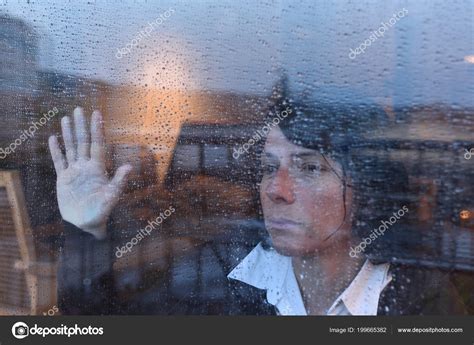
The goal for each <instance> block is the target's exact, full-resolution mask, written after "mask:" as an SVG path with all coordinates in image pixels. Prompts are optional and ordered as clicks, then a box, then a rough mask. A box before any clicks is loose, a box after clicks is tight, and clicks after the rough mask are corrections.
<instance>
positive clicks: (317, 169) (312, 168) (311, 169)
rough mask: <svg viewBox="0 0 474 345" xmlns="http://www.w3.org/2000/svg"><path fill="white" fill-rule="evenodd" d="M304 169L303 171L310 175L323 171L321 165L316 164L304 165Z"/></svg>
mask: <svg viewBox="0 0 474 345" xmlns="http://www.w3.org/2000/svg"><path fill="white" fill-rule="evenodd" d="M302 168H303V171H305V172H310V173H316V172H320V171H321V170H323V169H322V167H321V166H320V165H319V164H314V163H307V164H303V166H302Z"/></svg>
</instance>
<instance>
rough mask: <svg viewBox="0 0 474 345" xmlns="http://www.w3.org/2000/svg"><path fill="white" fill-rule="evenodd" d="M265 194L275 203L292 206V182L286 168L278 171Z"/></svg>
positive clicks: (293, 194)
mask: <svg viewBox="0 0 474 345" xmlns="http://www.w3.org/2000/svg"><path fill="white" fill-rule="evenodd" d="M266 193H267V195H268V197H269V198H270V199H271V200H272V201H273V202H275V203H282V202H283V203H287V204H292V203H293V202H294V201H295V193H294V182H293V180H292V178H291V176H290V173H289V171H288V169H287V168H281V167H280V168H279V169H278V171H277V172H276V174H275V176H274V178H273V180H272V181H271V182H270V184H269V185H268V187H267V190H266Z"/></svg>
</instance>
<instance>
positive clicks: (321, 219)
mask: <svg viewBox="0 0 474 345" xmlns="http://www.w3.org/2000/svg"><path fill="white" fill-rule="evenodd" d="M326 159H327V161H326V160H325V159H324V157H323V156H322V155H321V154H320V153H319V152H318V151H316V150H311V149H307V148H304V147H302V146H297V145H295V144H293V143H291V142H290V141H289V140H288V139H287V138H286V137H285V136H284V135H283V133H282V131H281V130H280V128H279V127H274V128H273V129H272V130H271V131H270V133H269V134H268V137H267V141H266V143H265V149H264V152H263V154H262V166H263V178H262V182H261V185H260V199H261V203H262V207H263V215H264V219H265V226H266V228H267V230H268V232H269V233H270V236H271V238H272V242H273V246H274V247H275V249H276V250H277V251H278V252H280V253H281V254H283V255H288V256H307V255H314V254H316V253H317V252H320V251H323V250H324V249H326V248H329V247H331V246H333V245H335V244H337V242H338V241H341V240H343V239H348V238H349V236H350V218H351V217H350V212H351V204H352V196H351V193H350V190H349V189H348V191H347V192H346V209H347V217H346V219H345V220H344V204H343V203H344V199H343V183H342V181H341V179H340V178H339V177H338V176H336V173H337V174H338V175H339V176H340V177H342V176H343V175H342V168H341V166H340V164H338V163H337V162H335V161H334V160H331V159H330V158H329V157H326ZM328 163H329V164H328ZM331 167H332V169H334V171H335V172H336V173H335V172H334V171H333V170H332V169H331ZM342 222H345V223H344V225H343V226H342V227H341V228H340V229H339V230H338V231H337V233H336V234H334V236H331V235H332V234H333V233H334V232H335V231H336V230H337V229H338V228H339V227H340V226H341V223H342ZM329 236H331V237H330V238H329V239H327V238H328V237H329ZM326 239H327V240H326Z"/></svg>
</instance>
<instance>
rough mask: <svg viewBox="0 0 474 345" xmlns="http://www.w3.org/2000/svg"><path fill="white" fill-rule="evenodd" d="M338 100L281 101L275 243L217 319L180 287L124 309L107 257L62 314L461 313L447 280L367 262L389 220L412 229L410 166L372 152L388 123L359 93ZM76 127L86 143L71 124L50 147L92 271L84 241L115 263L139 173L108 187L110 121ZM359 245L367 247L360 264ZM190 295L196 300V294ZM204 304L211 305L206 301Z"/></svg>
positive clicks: (271, 222) (275, 132)
mask: <svg viewBox="0 0 474 345" xmlns="http://www.w3.org/2000/svg"><path fill="white" fill-rule="evenodd" d="M328 95H330V96H331V97H329V98H328V97H323V96H322V95H319V96H318V102H316V103H313V104H312V103H309V102H305V104H304V105H303V104H296V103H294V102H291V101H286V100H280V101H279V102H278V104H277V105H276V106H275V107H274V109H273V111H272V112H271V113H270V114H269V118H268V120H271V118H273V117H274V116H276V115H278V113H279V112H281V111H283V110H284V109H287V108H288V107H289V108H290V109H291V111H290V112H289V113H291V114H290V115H289V116H288V117H286V118H285V119H284V120H282V121H281V122H280V123H279V124H278V125H277V126H274V127H273V128H272V129H271V131H270V132H269V133H268V136H267V138H266V140H265V143H264V147H263V150H262V152H261V155H260V156H261V163H262V164H261V167H262V169H261V183H260V184H259V192H260V202H261V208H262V215H263V220H264V224H265V228H266V229H267V231H268V235H269V236H268V237H267V238H266V239H265V240H263V241H262V242H261V243H259V244H258V245H257V246H256V247H255V248H254V249H253V250H252V251H251V252H250V253H249V254H248V255H247V256H246V257H245V258H244V259H243V260H242V261H241V262H240V263H239V264H238V265H237V266H236V267H234V268H233V269H232V271H231V272H230V273H229V274H228V278H229V280H228V281H227V282H226V283H227V284H226V289H227V293H226V301H225V303H224V304H223V305H224V306H223V308H221V309H218V310H217V311H215V310H216V309H213V308H209V304H212V302H209V301H204V302H203V303H199V302H196V303H195V305H194V306H193V307H192V308H189V306H187V308H186V309H180V308H179V302H177V300H179V298H176V296H174V294H173V289H169V288H167V289H164V288H162V287H157V289H156V290H154V291H153V292H152V293H150V294H148V295H147V297H140V298H141V299H143V298H149V299H150V300H151V301H152V303H151V304H149V305H152V307H150V308H146V310H144V308H142V307H138V308H137V309H138V310H134V309H133V307H132V306H131V304H130V303H128V304H127V305H124V304H122V303H120V302H119V299H118V298H117V295H116V294H115V295H114V291H115V286H114V285H113V279H112V278H113V273H112V263H110V265H105V266H103V265H102V266H101V264H100V262H103V260H102V261H101V260H97V261H96V264H95V265H94V264H93V263H92V264H90V265H89V266H88V267H89V268H86V269H85V270H86V271H87V270H90V271H91V272H90V273H89V274H88V275H87V276H88V278H87V280H88V284H87V289H88V291H89V293H86V294H84V291H83V289H84V288H81V296H82V297H81V298H79V299H78V298H77V296H78V295H77V294H76V292H74V291H73V292H71V291H69V292H68V291H66V290H67V289H64V288H63V289H60V295H62V306H63V307H62V310H63V312H64V313H112V314H117V313H135V312H137V313H141V314H144V313H197V314H207V313H214V312H216V313H222V314H257V315H264V314H270V315H271V314H278V315H377V314H394V315H396V314H424V313H425V314H451V313H458V312H462V306H459V304H457V303H453V299H454V300H455V297H456V296H455V294H454V293H453V290H452V289H451V288H447V287H449V282H448V281H447V278H446V276H443V275H441V274H440V273H438V272H431V271H427V270H423V269H417V268H409V267H402V266H400V265H395V264H389V263H388V262H376V261H375V260H369V259H367V257H366V254H368V255H369V257H370V256H372V257H377V256H379V257H380V254H381V253H383V250H384V246H383V245H384V243H385V242H384V239H383V237H384V233H381V232H372V233H370V235H369V236H368V237H367V238H370V243H369V242H368V240H367V241H366V240H365V236H367V235H368V234H369V232H370V231H371V230H372V229H374V228H375V229H377V227H379V222H383V221H384V219H385V220H387V221H388V222H390V221H389V219H391V218H392V217H394V215H395V214H397V217H396V221H395V222H390V224H391V225H392V227H391V228H388V223H384V224H383V225H384V226H385V231H387V232H390V231H391V232H393V231H396V230H395V229H396V227H397V226H400V225H401V224H402V223H403V222H404V221H405V220H406V219H404V218H403V217H404V216H405V213H408V212H409V207H407V205H406V204H404V203H402V202H400V198H395V197H394V196H396V195H398V196H399V195H400V194H401V195H403V193H404V188H405V187H406V185H407V180H406V176H405V175H404V174H403V171H402V170H401V169H399V168H397V167H394V166H391V165H390V164H388V163H387V162H383V161H382V160H381V159H378V158H376V157H373V156H367V155H364V154H363V152H365V151H364V148H366V146H367V145H368V144H369V140H368V138H369V137H370V135H373V131H374V130H375V129H376V128H377V127H379V126H383V124H384V122H385V121H386V118H385V113H384V111H383V110H382V109H380V108H379V107H377V106H375V105H374V104H373V103H371V102H369V101H362V100H361V98H358V99H357V102H354V100H355V98H354V97H353V96H351V95H347V94H346V93H344V92H340V90H332V91H330V92H329V93H328ZM279 118H280V119H281V117H279ZM74 122H75V126H74V133H75V137H76V143H77V145H76V144H75V141H74V134H73V128H72V123H71V120H70V119H69V118H68V117H65V118H63V119H62V131H63V138H64V143H65V149H66V158H65V157H64V156H63V155H62V153H61V151H60V149H59V145H58V140H57V139H56V137H54V136H53V137H51V138H50V150H51V154H52V157H53V161H54V165H55V169H56V171H57V174H58V182H57V191H58V203H59V208H60V211H61V215H62V217H63V218H64V220H65V221H66V222H67V223H66V224H67V226H66V231H65V233H66V236H65V237H66V245H65V250H64V254H63V267H69V268H71V267H76V268H75V269H74V270H76V271H78V270H79V269H81V270H82V271H84V268H83V267H82V266H80V265H79V263H80V261H81V260H82V257H80V259H79V260H78V261H76V262H75V263H74V262H72V259H71V257H72V256H73V255H72V251H73V250H74V249H73V248H75V247H76V248H77V247H78V246H77V243H79V242H80V241H82V243H83V244H84V241H85V242H86V243H87V244H86V245H85V246H84V245H83V246H82V248H84V251H83V252H82V253H81V256H87V253H86V252H89V253H90V254H91V255H89V256H90V257H94V258H95V259H97V257H100V256H109V257H110V256H111V254H110V252H111V251H110V248H111V245H110V243H112V238H111V231H108V230H107V220H108V217H109V215H110V212H111V211H112V209H113V207H114V206H115V205H116V203H117V201H118V198H119V196H120V194H121V192H122V190H123V188H124V183H125V181H126V176H127V174H128V173H129V171H130V169H131V167H130V166H128V165H125V166H122V167H121V168H119V169H118V171H117V173H116V174H115V176H114V177H113V178H112V179H111V180H110V181H109V180H108V178H107V177H106V174H105V163H104V161H105V158H104V156H105V153H104V136H103V132H102V128H101V124H102V120H101V115H100V114H99V113H98V112H94V113H93V115H92V121H91V130H90V133H91V140H90V139H89V138H88V130H87V128H86V120H85V117H84V115H83V113H82V110H81V109H76V110H75V112H74ZM381 197H383V198H381ZM384 199H385V200H384ZM400 210H403V211H402V212H403V214H402V213H400ZM68 223H69V224H68ZM395 223H396V224H395ZM78 228H79V229H78ZM379 228H380V227H379ZM375 233H376V234H377V237H376V236H375V235H374V234H375ZM372 235H373V236H372ZM361 239H364V242H361ZM362 243H364V245H362ZM68 248H69V249H68ZM354 248H358V250H357V253H356V254H357V255H354V253H355V250H354ZM361 249H362V250H361ZM68 253H69V254H68ZM351 253H352V254H351ZM91 260H92V259H91ZM92 261H93V260H92ZM112 261H113V260H111V261H110V262H112ZM91 267H92V268H91ZM63 272H64V270H63ZM69 273H70V270H69ZM72 275H74V273H72ZM69 276H71V274H69ZM67 279H68V278H67V276H66V277H65V282H63V283H62V284H63V286H71V284H69V285H68V283H67ZM72 285H74V284H72ZM65 291H66V292H65ZM186 293H188V294H190V295H193V291H189V292H186ZM186 293H184V295H186ZM181 295H183V294H181ZM195 300H198V301H203V300H202V299H199V298H198V297H196V298H195ZM137 303H138V304H137V305H141V304H140V302H137ZM132 304H133V303H132Z"/></svg>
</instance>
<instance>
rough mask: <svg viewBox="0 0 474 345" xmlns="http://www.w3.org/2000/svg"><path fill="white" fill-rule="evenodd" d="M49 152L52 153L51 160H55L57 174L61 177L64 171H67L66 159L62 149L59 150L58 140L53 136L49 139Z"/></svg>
mask: <svg viewBox="0 0 474 345" xmlns="http://www.w3.org/2000/svg"><path fill="white" fill-rule="evenodd" d="M48 144H49V151H50V152H51V158H52V159H53V163H54V169H55V170H56V174H57V175H59V173H60V172H62V171H63V170H64V169H66V159H65V158H64V155H63V153H62V152H61V149H60V148H59V142H58V138H56V136H55V135H52V136H50V137H49V139H48Z"/></svg>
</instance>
